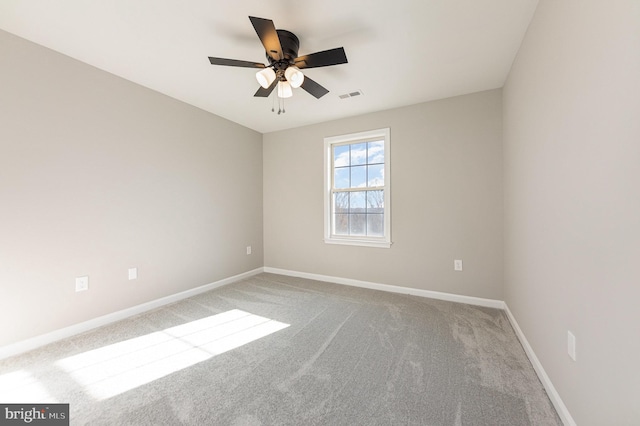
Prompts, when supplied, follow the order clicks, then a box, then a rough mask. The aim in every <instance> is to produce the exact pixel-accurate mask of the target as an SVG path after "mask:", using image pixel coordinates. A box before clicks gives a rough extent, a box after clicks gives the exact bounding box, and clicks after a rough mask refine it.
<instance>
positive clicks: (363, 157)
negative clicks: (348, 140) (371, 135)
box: [349, 142, 367, 166]
mask: <svg viewBox="0 0 640 426" xmlns="http://www.w3.org/2000/svg"><path fill="white" fill-rule="evenodd" d="M349 146H350V147H351V165H352V166H354V165H358V164H367V143H366V142H365V143H354V144H352V145H349Z"/></svg>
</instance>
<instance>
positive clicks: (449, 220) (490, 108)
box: [263, 90, 503, 299]
mask: <svg viewBox="0 0 640 426" xmlns="http://www.w3.org/2000/svg"><path fill="white" fill-rule="evenodd" d="M501 96H502V92H501V91H500V90H493V91H487V92H481V93H476V94H472V95H466V96H460V97H456V98H450V99H445V100H440V101H436V102H429V103H424V104H419V105H414V106H409V107H405V108H398V109H393V110H389V111H383V112H379V113H373V114H368V115H364V116H359V117H354V118H348V119H343V120H338V121H332V122H328V123H323V124H319V125H313V126H307V127H302V128H298V129H293V130H287V131H280V132H274V133H268V134H265V135H264V153H263V155H264V230H265V235H264V240H265V248H264V250H265V266H267V267H274V268H282V269H288V270H294V271H298V272H306V273H314V274H321V275H329V276H336V277H342V278H352V279H358V280H364V281H371V282H376V283H384V284H392V285H398V286H404V287H413V288H418V289H426V290H433V291H443V292H449V293H455V294H462V295H468V296H477V297H486V298H495V299H502V257H503V254H502V139H501V138H502V134H501V132H502V130H501V129H502V127H501V126H502V124H501V119H502V117H501V114H502V110H501ZM383 127H389V128H390V129H391V158H392V160H391V187H392V195H391V197H392V206H391V210H392V216H391V221H392V224H391V233H392V235H391V236H392V241H393V245H392V247H391V248H390V249H383V248H367V247H354V246H340V245H329V244H325V243H324V241H323V176H324V175H323V139H324V137H326V136H335V135H340V134H347V133H354V132H360V131H365V130H372V129H378V128H383ZM454 259H462V260H463V261H464V271H463V272H454V271H453V260H454Z"/></svg>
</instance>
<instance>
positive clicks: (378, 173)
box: [367, 164, 384, 186]
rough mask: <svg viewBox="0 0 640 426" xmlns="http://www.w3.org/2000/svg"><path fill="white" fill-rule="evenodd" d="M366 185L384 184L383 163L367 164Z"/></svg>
mask: <svg viewBox="0 0 640 426" xmlns="http://www.w3.org/2000/svg"><path fill="white" fill-rule="evenodd" d="M367 186H384V164H375V165H373V166H367Z"/></svg>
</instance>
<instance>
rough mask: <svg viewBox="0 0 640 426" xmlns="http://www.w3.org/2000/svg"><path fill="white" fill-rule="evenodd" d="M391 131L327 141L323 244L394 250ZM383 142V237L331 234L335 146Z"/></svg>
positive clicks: (330, 138)
mask: <svg viewBox="0 0 640 426" xmlns="http://www.w3.org/2000/svg"><path fill="white" fill-rule="evenodd" d="M390 135H391V132H390V130H389V128H384V129H377V130H370V131H366V132H359V133H351V134H348V135H340V136H331V137H326V138H324V154H325V155H324V242H325V243H327V244H344V245H353V246H365V247H382V248H390V247H391V244H392V243H391V173H390V169H391V168H390V164H391V150H390V149H389V146H390V142H391V136H390ZM376 138H378V139H379V138H383V139H384V232H385V235H384V236H383V237H366V236H358V237H351V236H337V235H331V229H332V226H331V220H332V215H331V184H332V179H333V174H332V172H333V156H332V149H331V147H332V146H333V145H337V144H346V143H356V142H358V141H362V140H372V139H376Z"/></svg>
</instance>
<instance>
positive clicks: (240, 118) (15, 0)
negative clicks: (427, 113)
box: [0, 0, 538, 133]
mask: <svg viewBox="0 0 640 426" xmlns="http://www.w3.org/2000/svg"><path fill="white" fill-rule="evenodd" d="M537 3H538V0H391V1H377V2H374V1H371V0H305V1H301V0H298V1H295V0H241V1H240V0H238V1H229V0H188V1H179V0H102V1H99V0H95V1H87V0H2V1H1V2H0V28H2V29H4V30H5V31H8V32H11V33H13V34H16V35H18V36H20V37H23V38H26V39H28V40H31V41H33V42H36V43H38V44H41V45H43V46H46V47H49V48H51V49H53V50H56V51H58V52H61V53H64V54H66V55H68V56H71V57H73V58H76V59H78V60H80V61H83V62H86V63H88V64H91V65H93V66H95V67H97V68H100V69H103V70H105V71H108V72H110V73H113V74H115V75H118V76H121V77H123V78H125V79H127V80H131V81H133V82H136V83H138V84H140V85H142V86H146V87H148V88H151V89H153V90H156V91H158V92H162V93H164V94H166V95H168V96H171V97H173V98H176V99H180V100H182V101H184V102H187V103H189V104H191V105H195V106H197V107H199V108H202V109H204V110H206V111H210V112H212V113H214V114H217V115H219V116H222V117H224V118H227V119H229V120H231V121H234V122H236V123H239V124H242V125H244V126H246V127H249V128H252V129H254V130H257V131H259V132H262V133H266V132H271V131H277V130H282V129H287V128H293V127H299V126H303V125H307V124H312V123H318V122H323V121H327V120H332V119H337V118H342V117H348V116H354V115H359V114H363V113H367V112H372V111H379V110H384V109H389V108H395V107H400V106H404V105H411V104H416V103H420V102H425V101H429V100H433V99H441V98H446V97H450V96H456V95H461V94H466V93H473V92H478V91H482V90H488V89H494V88H498V87H502V86H503V84H504V81H505V79H506V77H507V74H508V72H509V69H510V67H511V63H512V62H513V59H514V57H515V55H516V52H517V50H518V48H519V46H520V42H521V41H522V38H523V36H524V33H525V31H526V29H527V26H528V25H529V22H530V20H531V17H532V16H533V12H534V10H535V8H536V6H537ZM249 15H251V16H257V17H262V18H268V19H272V20H273V21H274V23H275V26H276V28H282V29H286V30H289V31H291V32H293V33H294V34H296V35H297V36H298V38H299V39H300V50H299V54H300V55H304V54H308V53H313V52H317V51H321V50H327V49H331V48H334V47H340V46H343V47H344V48H345V51H346V53H347V58H348V60H349V63H348V64H343V65H337V66H333V67H325V68H314V69H308V70H305V71H304V72H305V74H307V75H309V76H310V77H311V78H312V79H314V80H315V81H316V82H318V83H320V84H321V85H323V86H324V87H326V88H327V89H329V91H330V92H329V93H328V94H327V95H325V96H324V97H322V98H321V99H319V100H318V99H315V98H314V97H312V96H311V95H309V94H308V93H306V92H305V91H303V90H302V89H295V90H294V95H293V97H292V98H289V99H287V100H286V104H285V107H286V111H287V112H286V113H285V114H281V115H277V114H276V113H273V112H271V106H272V102H273V96H272V97H269V98H255V97H253V94H254V93H255V91H256V90H257V89H258V87H259V86H258V83H257V82H256V79H255V77H254V74H255V71H256V70H253V69H250V68H236V67H222V66H213V65H211V64H210V63H209V61H208V59H207V57H208V56H217V57H224V58H232V59H241V60H247V61H255V62H264V63H265V64H266V63H267V61H266V59H265V52H264V48H263V47H262V44H261V43H260V41H259V39H258V37H257V36H256V33H255V30H254V29H253V27H252V26H251V22H250V21H249V18H248V16H249ZM355 90H361V91H362V92H363V96H358V97H353V98H348V99H344V100H341V99H340V98H339V97H338V95H341V94H344V93H348V92H352V91H355ZM276 110H277V106H276Z"/></svg>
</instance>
